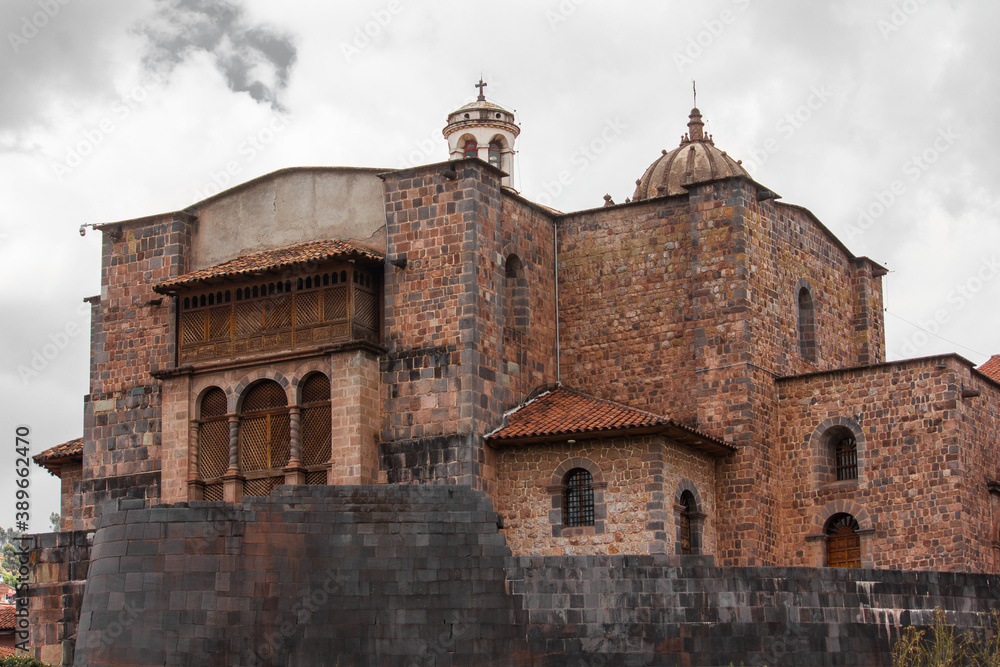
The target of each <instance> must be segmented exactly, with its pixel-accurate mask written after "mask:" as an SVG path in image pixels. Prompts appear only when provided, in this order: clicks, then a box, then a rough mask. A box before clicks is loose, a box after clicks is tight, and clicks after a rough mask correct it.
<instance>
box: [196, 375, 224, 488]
mask: <svg viewBox="0 0 1000 667" xmlns="http://www.w3.org/2000/svg"><path fill="white" fill-rule="evenodd" d="M226 406H227V402H226V394H225V392H223V391H222V390H221V389H219V388H218V387H212V388H211V389H209V390H208V391H206V392H205V394H204V395H203V396H202V397H201V405H200V410H199V417H200V420H199V421H200V423H199V424H198V478H199V479H201V480H202V481H210V480H216V479H218V478H220V477H222V476H223V475H224V474H226V469H227V468H228V467H229V417H228V416H227V412H228V409H227V407H226Z"/></svg>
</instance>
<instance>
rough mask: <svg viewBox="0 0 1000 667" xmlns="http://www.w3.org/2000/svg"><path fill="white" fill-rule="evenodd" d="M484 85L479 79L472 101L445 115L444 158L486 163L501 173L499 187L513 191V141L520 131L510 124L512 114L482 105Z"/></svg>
mask: <svg viewBox="0 0 1000 667" xmlns="http://www.w3.org/2000/svg"><path fill="white" fill-rule="evenodd" d="M487 85H489V84H487V83H485V82H484V81H483V80H482V78H480V79H479V83H477V84H476V85H475V87H476V88H478V89H479V96H478V97H477V98H476V101H475V102H469V103H468V104H466V105H464V106H462V107H459V108H458V109H457V110H455V111H452V112H451V113H450V114H448V124H447V125H445V126H444V130H443V132H444V138H445V139H446V140H447V141H448V155H449V159H451V160H461V159H463V158H467V157H477V158H479V159H480V160H483V161H484V162H488V163H489V164H491V165H493V166H494V167H496V168H497V169H500V170H501V171H503V172H505V174H506V175H505V176H504V177H503V179H502V180H501V184H502V185H503V186H504V187H505V188H510V189H512V190H513V189H514V188H513V183H512V177H513V175H514V140H515V139H517V135H519V134H520V133H521V128H520V127H519V126H518V125H517V123H515V122H514V114H513V113H511V112H510V111H507V110H506V109H504V108H503V107H501V106H500V105H498V104H494V103H492V102H488V101H486V95H485V94H484V93H483V90H484V89H485V88H486V86H487Z"/></svg>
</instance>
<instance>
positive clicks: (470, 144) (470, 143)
mask: <svg viewBox="0 0 1000 667" xmlns="http://www.w3.org/2000/svg"><path fill="white" fill-rule="evenodd" d="M478 149H479V144H477V143H476V140H475V139H466V140H465V145H464V146H463V147H462V157H476V155H477V154H478Z"/></svg>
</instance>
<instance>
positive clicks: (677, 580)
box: [507, 556, 1000, 667]
mask: <svg viewBox="0 0 1000 667" xmlns="http://www.w3.org/2000/svg"><path fill="white" fill-rule="evenodd" d="M513 563H514V565H515V567H511V568H509V569H508V573H507V576H508V578H509V579H510V582H511V590H512V592H513V593H515V594H517V595H520V596H522V597H523V600H524V608H525V610H526V611H527V613H528V620H529V626H528V627H529V631H530V633H531V634H530V635H529V648H530V650H531V654H532V656H533V657H534V659H535V661H536V662H535V664H536V665H542V666H545V667H549V666H551V667H561V666H562V665H684V666H685V667H722V666H723V665H730V664H733V665H739V664H745V665H767V666H768V667H811V666H813V665H817V666H818V665H831V666H833V665H864V666H871V667H882V666H884V667H888V666H889V665H890V664H891V660H890V650H891V646H892V644H893V643H894V642H895V641H896V640H898V639H899V637H900V635H901V633H902V631H903V628H904V627H905V626H909V625H929V624H930V623H931V622H932V619H933V610H934V608H935V607H939V608H941V609H942V610H944V611H945V612H946V614H947V620H948V622H949V623H951V624H953V625H955V626H957V627H958V628H959V629H960V630H966V629H977V630H981V629H983V628H985V627H988V625H989V622H990V613H991V612H992V611H993V610H995V609H996V608H997V605H998V604H1000V592H998V591H1000V588H998V586H997V578H996V577H989V576H985V575H975V574H962V573H938V572H899V571H892V570H854V569H841V568H835V569H833V568H820V569H814V568H788V567H782V568H778V567H761V568H749V567H746V568H744V567H739V568H728V567H714V566H712V563H711V559H710V558H708V557H699V556H686V557H678V556H548V557H533V558H531V557H521V558H516V559H513Z"/></svg>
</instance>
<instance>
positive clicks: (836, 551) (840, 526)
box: [824, 514, 861, 567]
mask: <svg viewBox="0 0 1000 667" xmlns="http://www.w3.org/2000/svg"><path fill="white" fill-rule="evenodd" d="M858 530H859V526H858V522H857V520H856V519H855V518H854V517H853V516H851V515H850V514H834V515H833V516H832V517H830V520H829V521H828V522H827V524H826V530H825V531H824V532H825V533H826V566H827V567H861V537H860V536H859V535H858Z"/></svg>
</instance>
